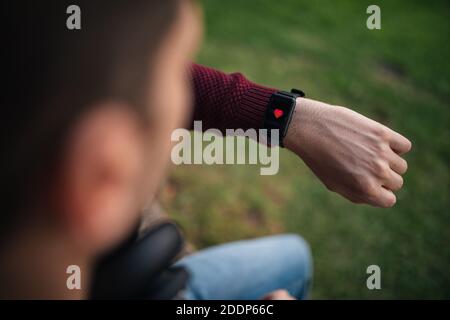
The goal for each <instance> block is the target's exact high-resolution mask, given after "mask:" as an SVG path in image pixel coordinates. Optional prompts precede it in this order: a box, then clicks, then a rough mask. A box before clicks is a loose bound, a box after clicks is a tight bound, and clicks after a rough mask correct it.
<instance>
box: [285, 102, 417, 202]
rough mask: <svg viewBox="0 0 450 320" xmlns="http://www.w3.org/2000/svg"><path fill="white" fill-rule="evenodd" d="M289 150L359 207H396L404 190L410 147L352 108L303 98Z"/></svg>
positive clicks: (289, 134) (288, 139) (289, 136)
mask: <svg viewBox="0 0 450 320" xmlns="http://www.w3.org/2000/svg"><path fill="white" fill-rule="evenodd" d="M283 142H284V145H285V146H286V147H287V148H288V149H290V150H291V151H293V152H295V153H296V154H297V155H299V156H300V157H301V158H302V159H303V161H304V162H305V163H306V164H307V165H308V167H309V168H310V169H311V170H312V171H313V172H314V174H315V175H316V176H317V177H318V178H319V179H320V180H321V181H322V182H323V183H324V184H325V186H326V187H327V188H328V189H329V190H331V191H334V192H337V193H339V194H341V195H342V196H344V197H346V198H347V199H349V200H351V201H352V202H355V203H366V204H370V205H373V206H378V207H391V206H393V205H394V204H395V202H396V197H395V195H394V193H393V191H397V190H399V189H400V188H401V187H402V185H403V178H402V175H403V174H404V173H405V172H406V169H407V163H406V161H405V160H404V159H403V158H402V157H401V155H403V154H404V153H406V152H408V151H409V150H410V149H411V142H410V141H409V140H408V139H406V138H405V137H403V136H402V135H400V134H399V133H397V132H395V131H393V130H391V129H389V128H387V127H386V126H384V125H382V124H380V123H378V122H376V121H373V120H371V119H369V118H366V117H364V116H363V115H361V114H359V113H357V112H354V111H352V110H350V109H347V108H344V107H338V106H332V105H328V104H325V103H322V102H318V101H314V100H310V99H304V98H299V99H297V105H296V107H295V113H294V115H293V118H292V122H291V125H290V127H289V130H288V132H287V135H286V137H285V138H284V141H283Z"/></svg>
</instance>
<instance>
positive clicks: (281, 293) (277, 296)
mask: <svg viewBox="0 0 450 320" xmlns="http://www.w3.org/2000/svg"><path fill="white" fill-rule="evenodd" d="M262 300H297V299H295V298H294V297H293V296H291V295H290V294H289V292H287V291H286V290H281V289H280V290H276V291H272V292H270V293H268V294H266V295H265V296H264V297H262Z"/></svg>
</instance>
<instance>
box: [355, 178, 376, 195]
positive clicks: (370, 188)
mask: <svg viewBox="0 0 450 320" xmlns="http://www.w3.org/2000/svg"><path fill="white" fill-rule="evenodd" d="M359 186H360V189H361V191H362V192H363V193H364V194H366V195H368V196H373V195H375V193H376V186H375V184H374V183H373V182H372V181H371V180H370V179H367V178H362V179H360V181H359Z"/></svg>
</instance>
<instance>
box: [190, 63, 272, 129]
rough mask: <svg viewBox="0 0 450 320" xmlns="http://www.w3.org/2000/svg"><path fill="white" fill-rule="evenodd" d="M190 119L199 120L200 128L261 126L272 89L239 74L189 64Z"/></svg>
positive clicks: (256, 127)
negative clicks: (191, 99) (190, 85)
mask: <svg viewBox="0 0 450 320" xmlns="http://www.w3.org/2000/svg"><path fill="white" fill-rule="evenodd" d="M191 75H192V83H193V89H194V104H195V105H194V116H193V120H201V121H202V125H203V130H205V129H209V128H217V129H219V130H221V131H222V132H224V130H225V129H237V128H242V129H244V130H246V129H248V128H255V129H259V128H261V127H262V126H263V118H264V112H265V111H266V108H267V104H268V102H269V99H270V97H271V95H272V93H273V92H275V91H277V90H276V89H271V88H267V87H263V86H260V85H257V84H255V83H252V82H250V81H249V80H247V79H246V78H245V77H244V76H243V75H242V74H240V73H232V74H225V73H223V72H220V71H217V70H214V69H211V68H208V67H204V66H201V65H198V64H193V65H192V69H191Z"/></svg>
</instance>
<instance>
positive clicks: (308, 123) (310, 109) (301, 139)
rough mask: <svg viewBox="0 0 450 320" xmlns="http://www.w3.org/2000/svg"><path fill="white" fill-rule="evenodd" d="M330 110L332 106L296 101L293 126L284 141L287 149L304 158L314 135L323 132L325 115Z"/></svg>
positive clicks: (317, 102)
mask: <svg viewBox="0 0 450 320" xmlns="http://www.w3.org/2000/svg"><path fill="white" fill-rule="evenodd" d="M329 109H330V105H328V104H326V103H323V102H320V101H315V100H311V99H307V98H302V97H299V98H297V100H296V105H295V109H294V114H293V115H292V121H291V125H290V126H289V128H288V131H287V133H286V136H285V138H284V140H283V143H284V145H285V147H286V148H287V149H289V150H291V151H294V152H295V153H297V154H298V155H300V156H302V155H304V154H305V153H306V150H307V149H308V146H309V144H310V143H311V141H312V140H313V137H312V136H313V135H314V134H315V133H319V134H320V131H321V130H322V129H321V126H322V125H323V113H324V112H325V111H327V110H329Z"/></svg>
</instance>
